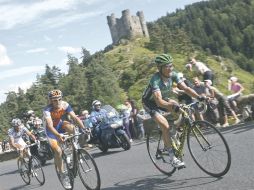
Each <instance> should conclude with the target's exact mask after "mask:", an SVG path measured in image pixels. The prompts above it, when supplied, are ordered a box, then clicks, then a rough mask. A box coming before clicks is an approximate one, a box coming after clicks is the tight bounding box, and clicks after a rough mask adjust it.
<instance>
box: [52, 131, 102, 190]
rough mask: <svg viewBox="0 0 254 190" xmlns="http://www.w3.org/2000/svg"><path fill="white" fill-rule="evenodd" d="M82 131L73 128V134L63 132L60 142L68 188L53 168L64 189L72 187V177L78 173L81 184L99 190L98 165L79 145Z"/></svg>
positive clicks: (57, 171) (90, 189) (89, 189)
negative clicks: (61, 141) (62, 138)
mask: <svg viewBox="0 0 254 190" xmlns="http://www.w3.org/2000/svg"><path fill="white" fill-rule="evenodd" d="M81 134H82V133H79V132H78V131H77V130H75V133H74V134H67V133H65V134H63V137H64V142H63V143H61V144H60V147H61V149H62V160H63V173H64V174H65V175H67V176H68V180H69V183H70V185H71V187H70V188H66V187H65V185H64V182H63V181H62V178H61V176H60V172H59V170H58V168H57V166H56V165H55V170H56V173H57V176H58V178H59V181H60V182H61V184H62V186H63V187H64V188H65V189H73V187H74V178H75V177H76V176H77V175H79V177H80V179H81V182H82V184H83V185H84V186H85V187H86V188H87V189H88V190H99V189H100V186H101V179H100V173H99V170H98V167H97V165H96V162H95V160H94V158H93V157H92V156H91V155H90V154H89V152H88V151H87V150H85V149H83V148H81V147H80V145H79V143H78V137H79V136H80V135H81Z"/></svg>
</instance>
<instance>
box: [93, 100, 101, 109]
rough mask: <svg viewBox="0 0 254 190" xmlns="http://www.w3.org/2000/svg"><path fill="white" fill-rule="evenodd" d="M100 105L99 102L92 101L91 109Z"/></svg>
mask: <svg viewBox="0 0 254 190" xmlns="http://www.w3.org/2000/svg"><path fill="white" fill-rule="evenodd" d="M100 105H101V102H100V101H99V100H94V101H93V103H92V107H93V109H95V107H96V106H100Z"/></svg>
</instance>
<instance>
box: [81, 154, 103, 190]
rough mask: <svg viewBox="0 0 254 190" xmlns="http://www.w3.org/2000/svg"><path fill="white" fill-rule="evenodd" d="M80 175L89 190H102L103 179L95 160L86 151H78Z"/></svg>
mask: <svg viewBox="0 0 254 190" xmlns="http://www.w3.org/2000/svg"><path fill="white" fill-rule="evenodd" d="M78 174H79V177H80V179H81V181H82V183H83V185H84V186H85V187H86V188H87V189H88V190H99V189H100V187H101V178H100V173H99V170H98V167H97V165H96V162H95V160H94V158H93V157H92V156H91V155H90V154H89V152H88V151H86V150H85V149H79V150H78ZM92 174H93V176H92Z"/></svg>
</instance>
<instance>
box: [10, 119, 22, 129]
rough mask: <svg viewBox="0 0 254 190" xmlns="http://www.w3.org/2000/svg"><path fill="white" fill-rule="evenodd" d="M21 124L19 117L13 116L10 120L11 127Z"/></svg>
mask: <svg viewBox="0 0 254 190" xmlns="http://www.w3.org/2000/svg"><path fill="white" fill-rule="evenodd" d="M21 124H22V122H21V120H20V119H19V118H15V119H13V120H12V121H11V125H12V127H18V126H20V125H21Z"/></svg>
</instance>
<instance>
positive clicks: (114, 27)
mask: <svg viewBox="0 0 254 190" xmlns="http://www.w3.org/2000/svg"><path fill="white" fill-rule="evenodd" d="M107 20H108V25H109V29H110V33H111V37H112V40H113V44H115V43H117V41H118V40H117V39H118V38H119V37H118V32H117V25H116V18H115V15H114V14H113V13H112V14H111V16H107Z"/></svg>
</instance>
